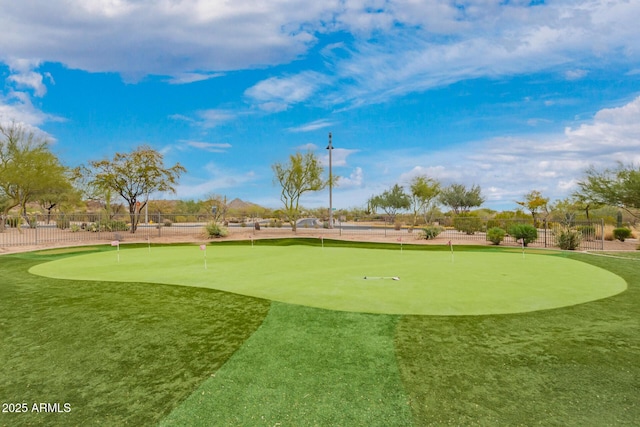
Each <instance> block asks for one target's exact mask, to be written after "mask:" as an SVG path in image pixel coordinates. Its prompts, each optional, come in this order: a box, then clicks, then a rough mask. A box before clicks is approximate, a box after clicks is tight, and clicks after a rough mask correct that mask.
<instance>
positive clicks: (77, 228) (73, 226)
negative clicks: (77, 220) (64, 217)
mask: <svg viewBox="0 0 640 427" xmlns="http://www.w3.org/2000/svg"><path fill="white" fill-rule="evenodd" d="M69 230H70V231H71V232H72V233H77V232H78V231H80V226H79V225H78V224H71V228H70V229H69Z"/></svg>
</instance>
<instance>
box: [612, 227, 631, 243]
mask: <svg viewBox="0 0 640 427" xmlns="http://www.w3.org/2000/svg"><path fill="white" fill-rule="evenodd" d="M613 237H615V238H616V239H618V240H620V241H621V242H624V241H625V239H628V238H629V237H631V230H630V229H628V228H624V227H620V228H614V229H613Z"/></svg>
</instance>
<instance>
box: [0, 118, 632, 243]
mask: <svg viewBox="0 0 640 427" xmlns="http://www.w3.org/2000/svg"><path fill="white" fill-rule="evenodd" d="M49 147H50V144H49V142H48V141H47V140H46V139H45V138H43V137H40V136H38V134H36V133H35V132H33V131H32V130H30V129H29V128H27V127H25V126H24V125H21V124H17V123H11V124H9V125H1V124H0V215H1V216H2V220H0V228H1V227H4V224H5V220H4V219H6V216H7V215H8V212H9V211H10V210H11V209H14V208H16V207H19V210H20V212H21V214H22V215H23V216H26V209H27V204H28V203H33V202H37V203H38V204H39V205H40V206H41V207H42V209H43V210H45V211H46V212H49V213H50V212H51V211H52V210H54V209H56V208H60V207H62V206H65V205H74V204H78V203H79V202H80V201H81V200H88V199H89V200H100V201H103V202H104V205H105V207H106V209H107V211H111V209H110V206H111V204H112V203H115V200H116V198H117V197H119V198H120V199H122V200H123V201H124V202H125V204H126V207H127V211H128V214H129V217H130V223H131V227H130V230H131V232H132V233H134V232H135V230H136V228H137V225H138V223H139V220H140V213H141V212H142V211H143V210H144V209H145V207H146V206H147V204H148V203H149V196H150V195H151V194H153V193H156V192H175V187H176V185H177V183H178V180H179V178H180V176H181V175H182V174H183V173H184V172H186V169H185V168H184V167H183V166H181V165H180V164H179V163H176V164H175V165H173V166H170V167H168V166H165V164H164V160H163V156H162V154H161V153H159V152H158V151H156V150H154V149H153V148H151V147H149V146H141V147H138V148H136V149H135V150H133V151H132V152H129V153H116V154H115V155H114V156H113V158H112V159H104V160H96V161H90V162H89V163H88V164H87V165H86V166H82V167H78V168H75V169H70V168H67V167H65V166H64V165H63V164H62V163H61V162H60V161H59V159H58V158H57V157H56V156H55V155H54V154H53V153H52V152H51V151H50V148H49ZM272 169H273V172H274V183H276V184H277V185H279V186H280V189H281V193H280V199H281V201H282V204H283V210H282V211H281V213H282V215H283V216H284V218H285V220H286V221H288V222H289V223H290V224H291V226H292V228H293V229H294V230H295V227H296V222H297V220H298V219H299V217H300V215H301V213H302V211H303V208H302V206H301V205H300V198H301V197H302V196H303V195H304V194H305V193H308V192H314V191H319V190H322V189H324V188H326V187H327V186H328V185H335V184H336V183H337V182H338V178H337V177H334V178H333V182H330V181H329V179H328V178H324V168H323V167H322V165H321V163H320V161H319V160H318V158H317V157H316V156H315V155H314V154H313V153H307V154H304V155H303V154H300V153H296V154H294V155H291V156H289V161H288V162H285V163H275V164H274V165H272ZM578 188H579V189H578V191H577V192H576V193H575V194H574V195H573V196H572V197H571V198H569V199H565V200H562V201H558V202H557V203H556V204H555V208H556V210H557V209H559V208H562V209H564V210H565V211H567V212H570V211H576V210H582V211H584V212H585V213H586V215H587V218H588V217H589V212H590V210H592V209H595V208H597V207H599V206H604V205H609V206H616V207H618V208H621V209H624V210H626V211H627V212H629V213H630V214H632V215H634V217H636V218H637V217H638V214H637V212H638V210H639V209H640V167H635V166H633V165H628V166H625V165H623V164H619V165H618V167H616V168H612V169H606V170H603V171H598V170H596V169H594V168H591V169H589V170H587V171H586V173H585V177H584V179H582V180H581V181H579V183H578ZM484 200H485V199H484V197H483V196H482V194H481V189H480V187H479V186H477V185H474V186H472V187H470V188H467V187H466V186H465V185H463V184H451V185H449V186H447V187H443V186H442V185H441V183H440V182H438V181H436V180H435V179H433V178H429V177H426V176H417V177H415V178H414V179H413V180H412V181H411V182H410V183H409V185H408V188H407V191H405V189H404V188H403V187H402V186H400V185H399V184H395V185H394V186H392V187H391V188H390V189H389V190H386V191H384V192H382V193H381V194H379V195H375V196H372V197H371V198H370V199H369V200H368V203H367V213H375V212H376V211H377V210H378V209H381V210H383V211H384V212H385V213H386V214H387V215H388V216H389V217H390V218H391V219H392V220H393V219H394V218H395V216H396V215H397V214H398V213H399V212H410V213H411V214H412V218H413V221H412V222H413V225H415V224H416V223H417V221H418V218H419V217H420V216H422V217H423V218H424V219H425V222H429V218H428V213H429V212H431V211H433V209H434V208H435V207H436V206H437V205H442V206H445V207H448V208H449V209H450V210H451V212H453V214H454V215H465V214H468V213H469V212H470V210H471V209H472V208H474V207H479V206H481V205H482V203H484ZM517 203H518V204H520V205H521V206H522V207H523V208H525V209H527V210H528V211H529V212H530V213H531V215H532V217H533V219H534V221H536V220H537V219H538V217H539V216H540V215H545V214H546V213H548V210H549V199H548V198H545V197H544V196H543V195H542V194H541V193H540V192H539V191H535V190H534V191H532V192H530V193H529V194H527V195H526V196H525V199H524V200H523V201H518V202H517ZM206 204H207V208H211V209H212V212H213V213H214V215H215V216H216V217H221V216H224V214H225V213H226V209H227V201H226V198H224V199H223V198H221V197H220V196H211V197H209V198H208V199H207V203H206Z"/></svg>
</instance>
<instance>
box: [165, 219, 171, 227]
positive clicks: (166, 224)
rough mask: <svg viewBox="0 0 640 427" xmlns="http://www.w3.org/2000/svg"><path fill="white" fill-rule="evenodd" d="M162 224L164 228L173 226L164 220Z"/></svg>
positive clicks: (167, 220)
mask: <svg viewBox="0 0 640 427" xmlns="http://www.w3.org/2000/svg"><path fill="white" fill-rule="evenodd" d="M163 224H164V226H165V227H171V226H172V225H173V223H172V222H171V220H169V219H165V220H164V222H163Z"/></svg>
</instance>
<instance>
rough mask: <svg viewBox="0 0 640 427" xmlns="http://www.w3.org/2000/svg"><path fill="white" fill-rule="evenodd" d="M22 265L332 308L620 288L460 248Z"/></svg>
mask: <svg viewBox="0 0 640 427" xmlns="http://www.w3.org/2000/svg"><path fill="white" fill-rule="evenodd" d="M118 258H119V259H118ZM205 261H206V268H205ZM30 272H31V273H33V274H37V275H41V276H47V277H52V278H64V279H81V280H104V281H118V282H134V281H135V282H151V283H166V284H176V285H185V286H198V287H206V288H215V289H220V290H224V291H229V292H235V293H238V294H243V295H250V296H255V297H260V298H266V299H270V300H275V301H281V302H287V303H292V304H300V305H306V306H312V307H319V308H326V309H332V310H343V311H354V312H366V313H386V314H421V315H482V314H499V313H518V312H529V311H536V310H544V309H551V308H558V307H564V306H568V305H575V304H581V303H585V302H589V301H593V300H597V299H602V298H606V297H609V296H612V295H615V294H618V293H620V292H623V291H624V290H625V289H626V287H627V285H626V282H625V281H624V280H623V279H622V278H621V277H619V276H617V275H615V274H613V273H611V272H609V271H606V270H604V269H601V268H598V267H595V266H592V265H590V264H586V263H583V262H579V261H575V260H571V259H568V258H565V257H561V256H552V255H540V254H527V255H526V256H525V257H524V258H523V256H522V255H521V254H519V253H509V252H503V251H488V252H473V251H469V252H457V253H455V255H454V257H453V259H452V255H451V253H449V252H448V251H417V250H416V251H413V250H412V251H409V250H405V251H402V252H401V251H400V250H399V249H359V248H344V247H339V248H338V247H325V248H319V247H316V246H306V245H293V246H267V245H258V244H257V245H256V246H255V247H251V246H250V245H249V244H247V246H238V245H235V246H234V245H224V244H214V245H209V246H207V250H206V251H202V250H200V248H199V247H198V246H163V247H153V248H151V250H149V249H147V248H131V249H127V248H126V247H125V248H122V249H121V250H120V251H119V255H118V254H117V252H116V251H115V250H114V251H108V252H100V253H92V254H82V255H78V256H73V257H68V258H63V259H60V260H56V261H51V262H48V263H43V264H39V265H37V266H35V267H33V268H31V270H30ZM365 276H366V277H367V279H365ZM392 277H398V278H399V279H400V280H392V279H391V278H392Z"/></svg>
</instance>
